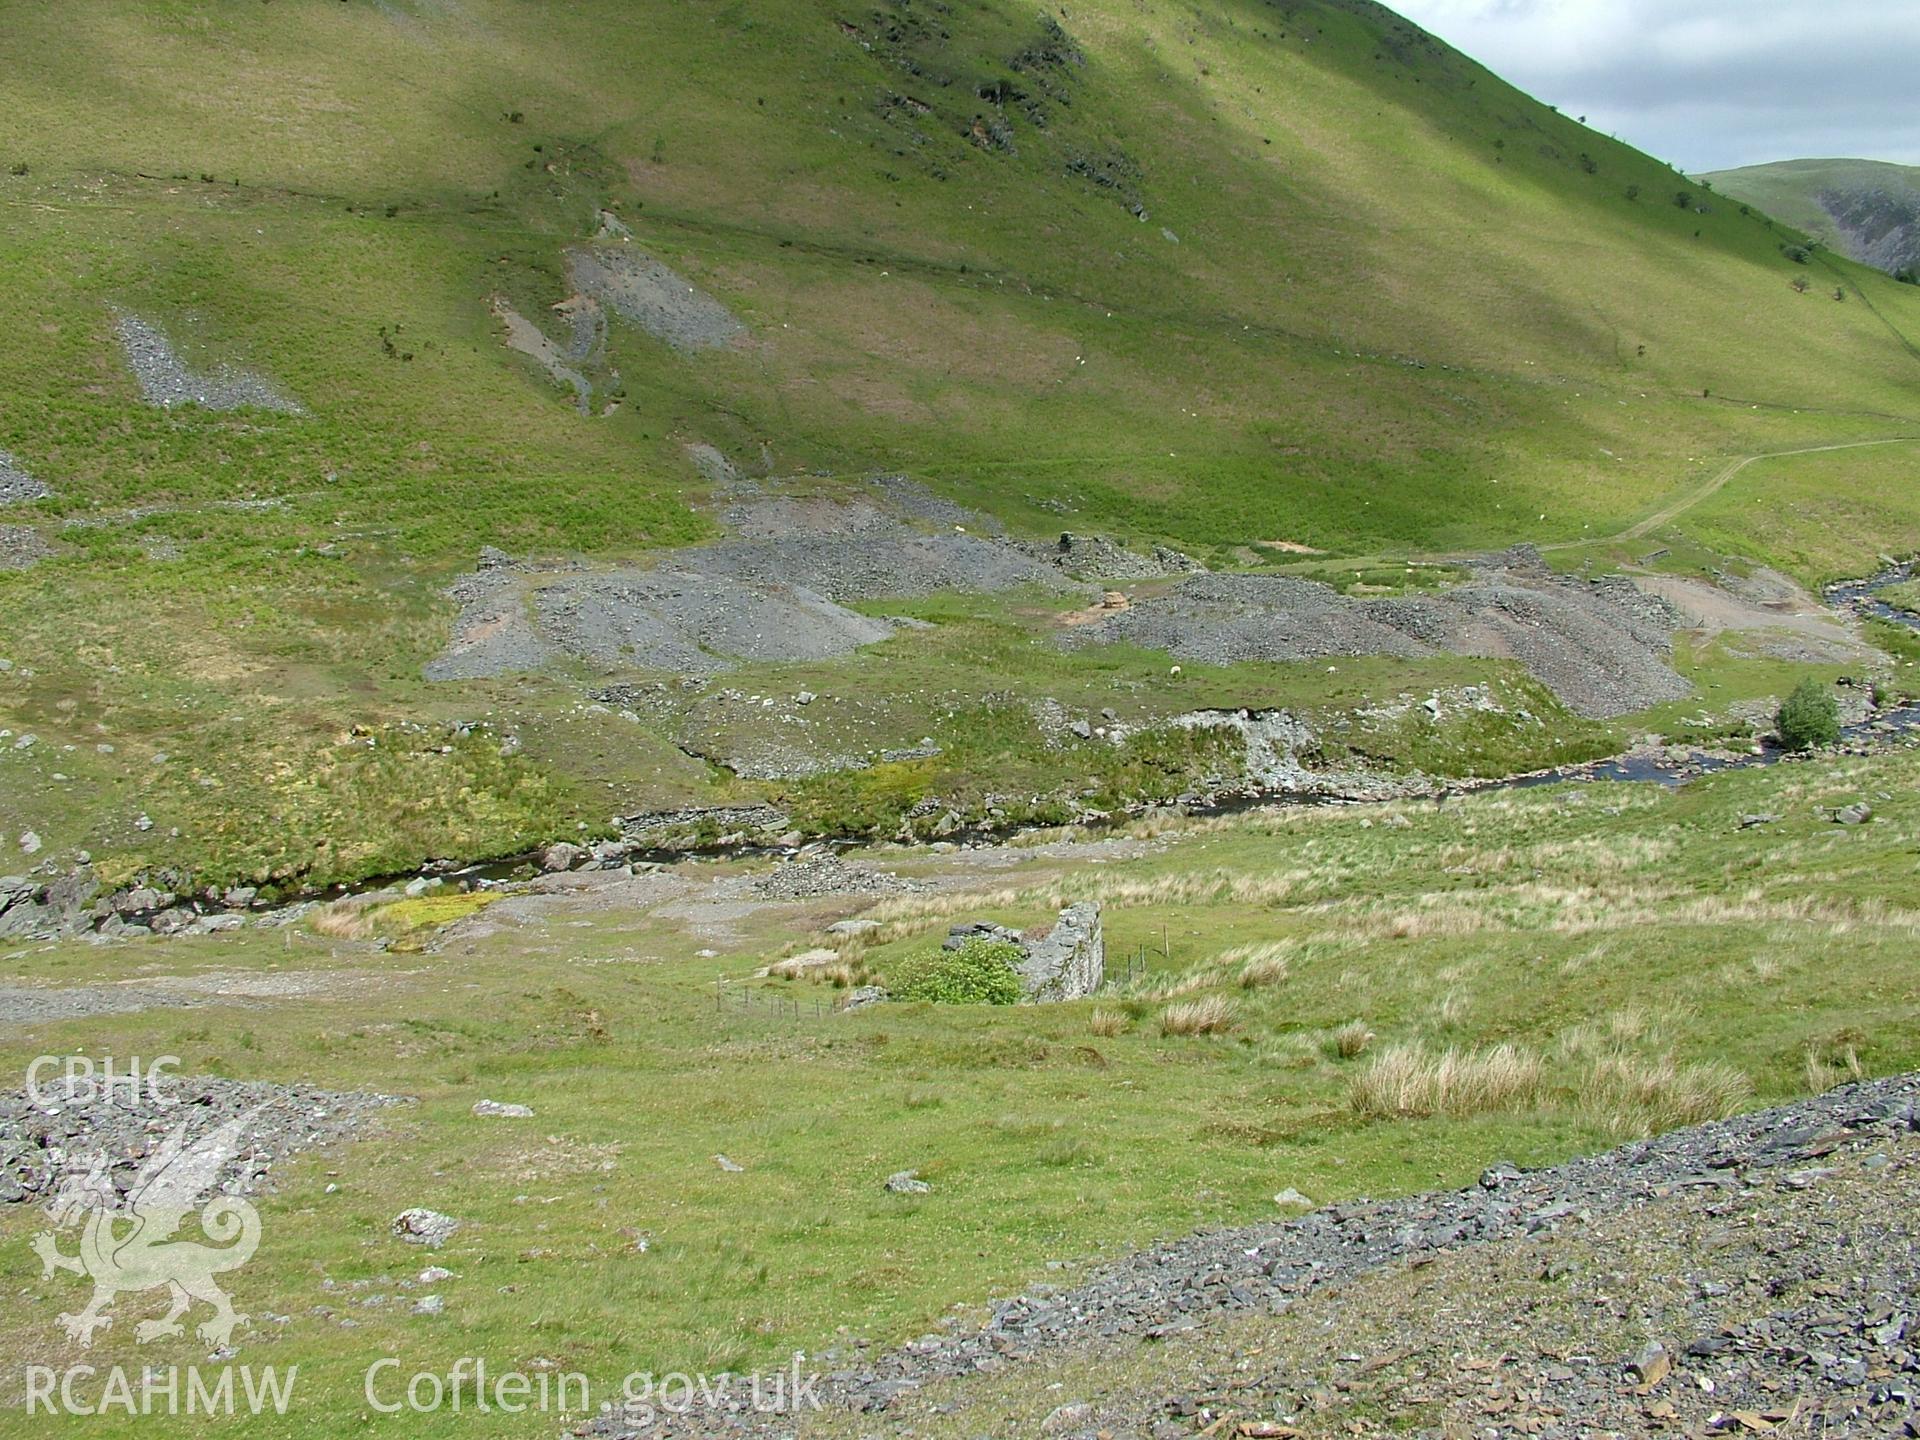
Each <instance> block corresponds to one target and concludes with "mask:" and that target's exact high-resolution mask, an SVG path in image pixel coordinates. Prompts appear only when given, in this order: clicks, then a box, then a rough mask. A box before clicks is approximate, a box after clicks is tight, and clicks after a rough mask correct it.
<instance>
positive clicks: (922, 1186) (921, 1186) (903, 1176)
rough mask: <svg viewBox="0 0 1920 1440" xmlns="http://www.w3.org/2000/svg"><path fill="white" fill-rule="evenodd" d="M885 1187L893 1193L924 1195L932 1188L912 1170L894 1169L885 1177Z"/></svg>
mask: <svg viewBox="0 0 1920 1440" xmlns="http://www.w3.org/2000/svg"><path fill="white" fill-rule="evenodd" d="M887 1189H888V1190H889V1191H891V1192H892V1193H893V1194H895V1195H925V1194H926V1193H927V1192H929V1191H930V1190H932V1189H933V1187H932V1186H931V1185H929V1184H928V1183H927V1182H926V1181H924V1180H922V1179H921V1178H920V1175H919V1172H918V1171H914V1170H896V1171H894V1173H893V1174H891V1175H889V1176H888V1177H887Z"/></svg>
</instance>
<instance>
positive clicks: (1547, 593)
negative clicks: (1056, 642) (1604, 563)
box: [1062, 566, 1692, 718]
mask: <svg viewBox="0 0 1920 1440" xmlns="http://www.w3.org/2000/svg"><path fill="white" fill-rule="evenodd" d="M1675 620H1676V616H1675V614H1674V611H1673V610H1672V608H1671V607H1669V606H1668V605H1667V604H1666V602H1665V601H1662V600H1660V599H1658V598H1657V597H1654V596H1651V595H1648V594H1646V593H1644V592H1643V591H1641V590H1640V589H1639V588H1638V587H1636V586H1635V585H1633V583H1632V582H1631V581H1627V580H1620V579H1614V578H1608V579H1601V580H1594V581H1580V580H1572V579H1566V578H1562V577H1557V576H1553V575H1550V574H1547V573H1545V572H1544V571H1542V572H1538V573H1536V572H1534V571H1532V570H1531V569H1518V568H1516V569H1507V568H1504V567H1498V566H1495V567H1490V568H1488V569H1486V570H1484V571H1483V572H1482V573H1481V575H1480V576H1479V577H1477V578H1476V580H1475V581H1474V582H1473V583H1471V584H1467V585H1461V586H1457V587H1455V588H1453V589H1451V590H1446V591H1442V592H1440V593H1439V594H1436V595H1430V596H1427V595H1422V596H1410V597H1405V598H1392V599H1377V600H1356V599H1351V598H1349V597H1347V596H1344V595H1341V594H1340V593H1339V592H1338V591H1336V590H1334V589H1333V588H1332V587H1331V586H1327V585H1323V584H1320V583H1319V582H1317V581H1311V580H1298V579H1292V578H1289V577H1283V576H1262V575H1197V576H1194V577H1193V578H1191V579H1188V580H1185V581H1183V582H1181V584H1180V585H1179V586H1177V587H1176V588H1175V589H1174V590H1173V591H1172V592H1171V593H1169V594H1167V595H1165V596H1162V597H1159V598H1155V599H1147V600H1141V601H1138V602H1136V603H1135V604H1134V605H1133V606H1132V608H1130V609H1127V610H1124V611H1119V612H1116V613H1115V614H1113V615H1111V616H1109V617H1108V618H1106V619H1104V620H1099V621H1096V622H1094V623H1091V624H1088V625H1084V626H1081V627H1079V628H1077V629H1075V630H1072V631H1070V632H1068V633H1067V634H1066V635H1065V636H1064V637H1063V641H1062V643H1064V644H1068V645H1076V646H1078V645H1089V644H1102V643H1113V642H1124V643H1127V644H1132V645H1140V646H1144V647H1147V648H1149V649H1156V650H1165V651H1167V652H1169V653H1170V654H1172V655H1175V656H1177V657H1178V658H1180V659H1183V660H1196V661H1203V662H1208V663H1212V664H1232V663H1235V662H1238V661H1245V660H1277V661H1289V660H1319V659H1332V658H1337V657H1346V656H1361V655H1393V656H1400V657H1407V658H1411V657H1415V656H1422V655H1433V654H1437V653H1442V652H1445V653H1450V654H1456V655H1470V656H1479V657H1483V658H1493V659H1512V660H1517V661H1519V662H1520V664H1522V665H1523V666H1525V667H1526V669H1527V670H1528V671H1529V673H1531V674H1532V675H1533V676H1534V677H1535V678H1537V679H1538V680H1540V681H1541V682H1542V683H1544V684H1545V685H1547V686H1548V687H1549V688H1550V689H1551V690H1552V691H1553V692H1554V694H1555V695H1557V696H1559V698H1560V700H1561V701H1562V702H1563V703H1564V704H1565V705H1567V707H1568V708H1569V709H1572V710H1574V711H1575V712H1576V713H1578V714H1581V715H1586V716H1590V717H1594V718H1610V717H1612V716H1616V715H1624V714H1628V713H1630V712H1632V711H1636V710H1643V709H1646V708H1647V707H1648V706H1651V705H1655V704H1658V703H1660V702H1662V701H1665V700H1673V699H1679V698H1681V697H1683V696H1685V695H1688V694H1690V693H1692V687H1691V686H1690V685H1689V684H1688V683H1687V681H1686V680H1684V679H1683V678H1681V676H1680V675H1679V674H1678V673H1676V672H1675V671H1674V669H1673V667H1672V664H1671V659H1672V632H1673V628H1674V624H1675Z"/></svg>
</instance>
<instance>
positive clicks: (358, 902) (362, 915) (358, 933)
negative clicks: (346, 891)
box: [307, 895, 374, 940]
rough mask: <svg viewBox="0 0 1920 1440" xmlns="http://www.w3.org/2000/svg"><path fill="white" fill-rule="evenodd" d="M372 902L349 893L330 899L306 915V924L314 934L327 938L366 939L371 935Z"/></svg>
mask: <svg viewBox="0 0 1920 1440" xmlns="http://www.w3.org/2000/svg"><path fill="white" fill-rule="evenodd" d="M373 904H374V902H373V901H371V900H368V899H366V898H365V897H363V896H358V895H349V896H347V897H346V898H345V899H342V900H330V901H328V902H327V903H326V904H325V905H321V906H317V907H316V908H315V909H314V910H312V911H311V912H310V913H309V914H308V915H307V925H308V926H309V928H311V929H312V930H313V932H314V934H316V935H325V936H326V937H327V938H328V939H329V940H367V939H371V938H372V936H373V916H372V915H371V914H370V913H369V912H370V911H371V910H372V909H373Z"/></svg>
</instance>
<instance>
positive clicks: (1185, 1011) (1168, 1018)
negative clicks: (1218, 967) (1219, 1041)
mask: <svg viewBox="0 0 1920 1440" xmlns="http://www.w3.org/2000/svg"><path fill="white" fill-rule="evenodd" d="M1239 1016H1240V1012H1239V1008H1238V1007H1237V1006H1236V1005H1235V1004H1234V1003H1233V1002H1232V1001H1231V1000H1229V999H1227V998H1226V997H1225V996H1224V995H1207V996H1203V997H1202V998H1200V999H1198V1000H1183V1001H1181V1002H1180V1003H1178V1004H1176V1005H1169V1006H1168V1007H1167V1008H1166V1009H1164V1010H1162V1011H1161V1012H1160V1033H1161V1034H1162V1035H1224V1034H1226V1033H1227V1032H1228V1031H1229V1030H1231V1029H1233V1027H1234V1025H1235V1024H1236V1023H1237V1022H1238V1020H1239Z"/></svg>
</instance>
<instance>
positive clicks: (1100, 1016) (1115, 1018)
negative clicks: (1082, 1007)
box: [1087, 1008, 1128, 1040]
mask: <svg viewBox="0 0 1920 1440" xmlns="http://www.w3.org/2000/svg"><path fill="white" fill-rule="evenodd" d="M1127 1023H1128V1022H1127V1017H1126V1015H1125V1014H1124V1013H1122V1012H1121V1011H1119V1010H1107V1009H1104V1008H1102V1009H1099V1010H1096V1011H1094V1012H1093V1014H1091V1015H1089V1016H1088V1017H1087V1029H1088V1030H1090V1031H1092V1032H1093V1033H1094V1034H1095V1035H1098V1036H1100V1037H1101V1038H1102V1039H1106V1040H1111V1039H1112V1038H1113V1037H1114V1036H1116V1035H1124V1034H1126V1033H1127Z"/></svg>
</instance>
